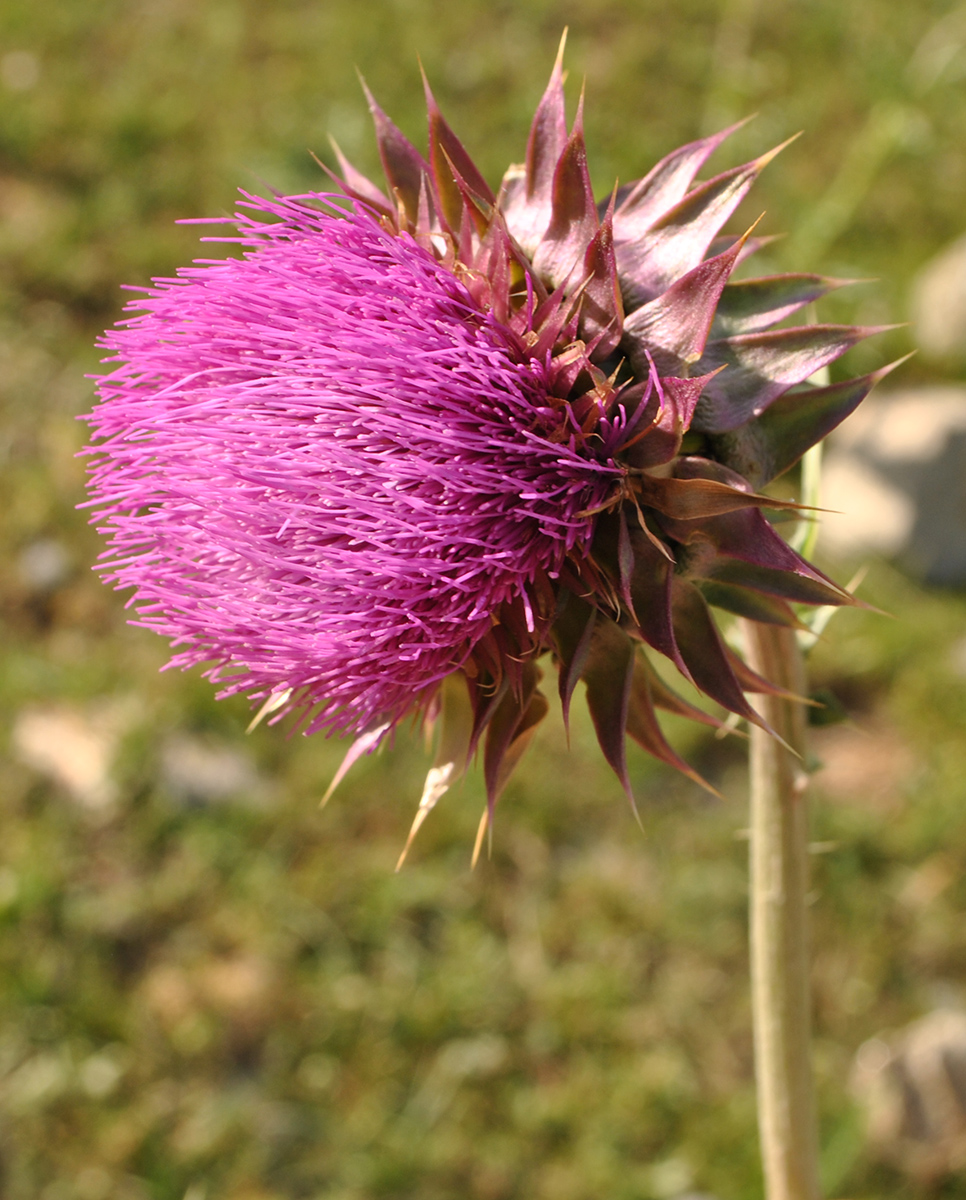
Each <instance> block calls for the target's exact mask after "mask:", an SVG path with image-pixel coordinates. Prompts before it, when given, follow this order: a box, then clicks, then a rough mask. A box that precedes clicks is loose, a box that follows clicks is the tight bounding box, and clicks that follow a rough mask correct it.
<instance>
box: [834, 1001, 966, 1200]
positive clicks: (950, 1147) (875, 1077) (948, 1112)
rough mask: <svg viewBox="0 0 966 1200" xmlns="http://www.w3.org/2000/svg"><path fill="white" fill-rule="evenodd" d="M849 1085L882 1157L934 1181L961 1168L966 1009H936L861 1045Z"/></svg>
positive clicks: (965, 1147) (965, 1136) (965, 1151)
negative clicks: (902, 1027) (864, 1111)
mask: <svg viewBox="0 0 966 1200" xmlns="http://www.w3.org/2000/svg"><path fill="white" fill-rule="evenodd" d="M851 1089H852V1092H853V1094H854V1095H855V1096H856V1098H857V1099H858V1100H859V1101H860V1103H861V1104H862V1105H863V1107H864V1108H865V1110H866V1115H867V1121H868V1126H867V1128H868V1135H869V1140H870V1142H871V1144H872V1146H873V1147H874V1148H875V1150H876V1152H877V1153H878V1155H879V1156H880V1157H881V1158H884V1159H886V1160H888V1161H891V1162H893V1163H894V1164H895V1165H896V1166H898V1167H901V1168H902V1169H903V1170H905V1171H906V1172H908V1173H909V1174H910V1175H913V1176H915V1177H917V1178H918V1179H920V1180H921V1181H923V1182H931V1183H935V1182H937V1181H938V1180H939V1179H941V1178H942V1177H943V1176H944V1175H947V1174H950V1173H952V1172H955V1171H959V1170H961V1169H962V1168H963V1167H964V1166H966V1013H962V1012H957V1011H954V1010H951V1009H937V1010H935V1011H934V1012H931V1013H929V1015H928V1016H925V1017H923V1018H922V1020H920V1021H916V1022H914V1023H913V1024H912V1025H909V1026H907V1027H906V1028H905V1029H903V1030H900V1031H899V1032H898V1033H896V1034H893V1035H891V1036H889V1037H887V1038H872V1039H871V1040H870V1041H868V1042H865V1043H863V1045H861V1046H860V1047H859V1049H858V1051H857V1053H856V1056H855V1061H854V1063H853V1066H852V1077H851Z"/></svg>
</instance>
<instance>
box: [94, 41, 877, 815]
mask: <svg viewBox="0 0 966 1200" xmlns="http://www.w3.org/2000/svg"><path fill="white" fill-rule="evenodd" d="M426 99H427V107H428V112H429V147H428V153H427V154H426V155H425V156H424V155H423V154H422V153H420V152H419V151H418V150H417V149H416V148H415V147H414V146H413V145H412V144H411V143H410V142H409V141H408V140H407V139H406V138H405V137H404V136H403V134H402V133H401V132H400V131H399V130H398V129H397V128H396V126H395V125H393V124H392V122H391V121H390V120H389V118H388V117H387V116H386V115H385V114H384V113H383V112H382V110H381V109H380V108H379V106H378V105H377V104H376V102H375V101H374V100H373V99H372V98H371V97H370V98H369V102H370V108H371V111H372V115H373V118H374V121H375V127H376V134H377V138H378V143H379V151H380V155H381V158H382V164H383V168H384V170H385V174H386V187H385V189H382V188H380V187H378V186H377V185H376V184H374V183H372V182H370V181H369V180H368V179H366V178H365V177H363V176H362V175H361V174H360V173H359V172H358V171H357V170H356V169H355V168H354V167H353V166H352V165H351V164H350V163H349V162H348V161H347V160H346V159H345V157H344V156H343V155H342V154H341V153H340V152H338V151H337V154H338V160H339V167H340V172H341V173H340V175H338V176H337V175H335V174H332V181H333V188H332V189H330V190H329V191H328V192H325V193H311V194H307V195H300V196H287V197H283V196H275V197H273V198H272V199H269V200H265V199H261V198H259V197H257V196H252V195H245V196H244V198H243V200H242V202H241V205H240V211H239V212H238V214H237V215H236V216H235V217H234V218H227V219H226V220H227V221H228V222H229V223H230V224H232V225H233V226H234V227H235V229H236V233H235V234H234V236H231V237H229V238H225V239H223V238H216V239H210V240H227V241H233V242H237V243H238V244H239V245H240V246H241V247H242V248H243V251H244V253H243V255H242V257H240V258H227V259H224V260H217V261H203V260H202V261H200V262H198V263H197V264H196V265H194V266H192V267H189V268H186V269H184V270H181V271H179V272H178V275H177V277H176V278H174V279H164V280H158V281H156V282H155V285H154V286H153V287H152V288H149V289H147V294H146V296H145V297H144V298H143V299H136V300H134V301H132V302H131V304H130V306H129V310H130V312H131V314H132V315H130V316H128V317H127V319H125V320H124V321H122V322H121V323H120V325H119V327H117V328H115V329H114V330H112V331H111V332H109V333H108V334H107V335H106V337H105V339H104V341H103V345H104V347H105V348H106V349H107V350H109V351H112V352H113V353H114V355H115V356H116V357H115V359H114V360H113V361H115V362H117V363H119V364H120V365H118V366H117V367H116V368H115V369H114V370H113V371H111V372H110V373H109V374H106V375H104V376H102V377H101V378H100V379H99V381H98V389H99V392H100V403H99V404H98V405H97V406H96V408H95V409H94V411H93V413H92V414H91V416H90V418H89V420H90V423H91V425H92V427H93V433H94V445H93V447H92V449H91V451H90V455H91V479H90V497H91V498H90V502H89V503H90V505H91V506H92V507H93V508H94V510H95V516H94V521H95V522H96V524H97V525H98V526H99V527H100V529H101V531H102V532H103V533H104V534H105V535H106V536H107V538H108V541H109V549H108V550H107V552H106V553H105V554H104V555H103V556H102V560H101V562H100V570H101V571H102V572H103V574H104V576H105V578H106V579H108V580H110V581H113V582H114V584H115V585H116V586H117V587H118V588H125V589H126V588H133V595H132V598H131V603H132V604H133V606H134V610H135V613H136V616H135V621H136V623H138V624H141V625H144V626H146V627H148V628H150V629H153V630H155V631H156V632H158V633H161V634H162V635H164V636H165V637H167V638H169V639H170V641H171V643H172V646H173V647H174V649H175V654H174V657H173V659H172V665H175V666H179V667H190V666H194V665H197V664H205V666H206V673H207V674H208V676H209V677H210V678H211V679H212V680H214V681H215V682H216V683H218V684H219V685H220V687H221V693H220V694H221V695H231V694H233V693H238V692H243V693H245V694H247V695H248V696H250V697H252V698H254V699H256V700H258V699H260V700H263V701H266V702H267V708H268V709H270V710H273V717H272V719H279V718H281V717H283V716H284V715H285V714H287V713H297V714H298V719H299V721H300V723H301V725H302V727H304V728H305V729H306V730H307V731H309V732H311V731H316V730H323V731H325V732H327V733H335V734H340V735H343V734H353V735H355V737H356V738H357V739H358V741H357V744H356V752H357V753H358V752H361V751H363V750H371V749H373V748H375V746H377V745H378V744H379V743H380V742H381V741H382V740H383V739H384V738H385V737H386V736H387V735H389V734H390V733H391V732H392V731H393V730H394V729H395V728H396V727H397V726H398V725H399V723H400V722H401V721H402V720H403V719H404V718H406V717H408V716H412V715H415V716H417V717H424V718H427V719H429V720H434V719H436V717H437V716H438V715H439V714H440V712H441V710H443V712H442V715H443V720H444V722H447V721H449V723H450V724H451V725H452V726H453V729H452V730H451V732H450V734H449V736H447V738H446V741H447V752H451V751H452V752H453V758H452V760H451V761H452V762H454V763H457V764H458V766H459V769H462V767H463V766H464V765H465V764H466V763H467V762H469V761H470V759H472V757H473V755H474V752H475V750H476V749H477V747H478V745H480V744H481V743H482V748H483V763H484V773H485V777H486V787H487V793H488V797H489V802H490V806H491V809H492V805H493V804H494V803H495V801H496V799H497V796H498V795H499V793H500V790H501V789H502V787H503V786H504V784H505V783H506V780H507V778H508V776H509V773H510V770H511V769H512V767H513V765H514V764H515V762H516V761H517V760H518V758H519V756H520V753H521V751H522V749H523V745H524V743H526V742H527V741H528V740H529V737H530V735H531V733H532V731H533V729H534V728H535V726H536V725H537V724H538V723H539V722H540V720H542V718H543V717H544V715H545V714H546V712H547V707H548V706H547V701H546V699H545V698H544V696H543V695H542V693H541V690H540V683H541V677H542V675H543V669H542V667H541V665H539V663H540V660H541V659H544V657H545V656H547V655H549V661H552V663H553V665H554V667H555V668H556V670H557V673H558V686H559V691H560V696H561V699H562V701H563V707H564V713H565V714H566V713H567V711H568V709H569V705H570V700H571V696H572V694H573V692H574V689H575V687H576V684H577V683H578V681H579V680H581V679H583V680H584V682H585V683H586V690H587V703H588V705H589V708H590V713H591V716H592V718H593V721H594V725H595V728H596V731H597V735H598V738H599V740H600V745H601V748H602V750H603V753H604V755H605V757H606V759H607V761H608V762H609V763H610V765H611V766H612V767H613V768H614V770H615V771H616V772H617V774H618V776H619V777H620V779H621V781H622V783H623V784H624V787H625V788H626V789H627V790H628V792H630V785H629V782H628V772H627V765H626V754H625V736H626V735H627V734H629V735H630V736H631V738H632V739H634V740H635V741H637V742H639V743H640V744H641V745H642V746H643V747H644V748H645V749H646V750H647V751H649V752H650V753H651V754H654V755H656V756H657V757H658V758H660V759H662V760H663V761H664V762H666V763H670V764H671V765H673V766H675V767H677V768H679V769H681V770H684V771H686V772H687V773H689V774H693V772H692V771H691V770H690V768H689V767H688V766H687V765H686V764H685V763H683V762H682V760H681V759H680V758H679V757H678V755H677V754H676V753H675V751H674V750H672V749H671V747H670V746H669V744H668V743H667V741H666V740H665V738H664V736H663V734H662V732H661V729H660V726H659V724H658V721H657V719H656V716H655V709H656V708H661V709H666V710H669V711H671V712H674V713H677V714H682V715H685V716H689V717H692V718H694V719H695V720H698V721H702V722H704V723H714V720H715V719H714V718H712V717H711V716H709V715H707V714H706V713H704V712H703V711H701V710H699V709H697V708H695V707H693V706H692V705H691V704H689V703H687V702H685V700H683V699H682V698H680V697H679V696H678V695H676V694H675V693H674V692H673V691H672V690H670V689H669V687H668V686H667V684H666V683H665V682H664V681H663V679H662V677H661V676H659V675H658V674H657V672H656V671H655V669H654V667H653V665H652V662H651V657H650V656H651V655H654V654H656V655H659V656H664V657H665V658H666V659H668V660H670V662H672V663H673V664H674V665H675V666H676V667H677V669H678V671H680V673H681V674H682V675H683V676H684V677H685V678H686V679H688V680H689V681H691V682H692V683H693V684H695V685H696V686H697V687H698V688H699V689H700V690H701V691H702V692H704V693H705V694H706V695H707V696H709V697H710V698H711V699H712V700H714V701H715V702H717V703H718V704H719V705H721V706H722V707H723V708H725V709H727V710H729V711H730V712H732V713H735V714H737V715H738V716H740V717H744V718H746V719H747V720H749V721H751V722H755V723H760V720H761V718H759V717H758V715H757V714H756V712H755V710H754V709H753V708H752V707H751V706H750V705H749V703H748V701H747V698H746V695H745V693H746V692H748V691H752V692H753V691H761V690H764V691H769V690H773V689H772V688H771V685H770V684H769V683H768V682H767V681H765V680H763V679H762V678H760V677H759V676H758V675H756V674H755V673H754V672H753V671H751V670H750V669H749V667H748V666H746V665H745V663H744V662H742V660H741V659H740V658H739V657H738V655H737V654H736V653H735V652H734V651H733V650H732V649H731V648H730V647H729V646H728V645H727V644H726V642H725V641H724V640H723V639H722V637H721V635H720V634H719V632H718V630H717V627H716V625H715V622H714V620H713V618H712V616H711V614H710V611H709V607H708V606H709V604H710V605H715V606H717V607H719V608H721V609H724V610H727V611H729V612H732V613H739V614H741V615H743V616H746V617H750V618H752V619H753V620H756V621H761V622H765V623H768V624H777V625H784V626H788V627H794V626H796V625H797V624H798V618H797V617H796V615H795V613H794V611H793V609H792V607H791V604H792V603H795V602H799V603H804V604H820V605H829V604H833V605H835V604H848V603H851V602H852V598H851V597H850V596H849V595H848V594H847V593H846V592H845V591H843V590H842V589H841V588H840V587H838V585H837V584H835V583H834V582H832V581H831V580H830V579H828V578H827V577H826V576H825V575H823V574H822V573H821V572H820V571H818V570H817V569H816V568H815V567H814V566H812V565H811V564H810V563H808V562H807V561H805V560H804V559H803V558H802V557H801V556H800V555H798V554H797V553H795V552H794V551H793V550H792V549H791V548H790V547H789V546H788V544H787V543H786V542H785V541H784V540H783V539H782V538H781V537H780V536H779V535H778V533H776V532H775V530H774V529H773V527H772V525H771V524H770V523H769V521H768V520H767V519H766V517H765V515H764V514H763V512H762V510H763V509H771V510H776V509H780V508H786V509H794V508H795V507H796V506H795V505H793V504H791V503H789V502H782V501H779V500H776V499H774V498H772V497H767V496H764V495H762V494H761V492H760V491H758V490H756V489H759V488H760V487H761V486H762V485H764V484H767V483H768V482H769V481H770V480H771V479H773V478H774V477H775V476H777V475H780V474H781V473H782V472H783V471H786V470H787V469H788V468H789V467H791V466H792V465H793V464H794V463H795V462H796V461H797V460H798V459H799V458H800V457H801V455H802V454H803V453H804V452H805V451H806V450H807V449H808V448H809V447H810V446H811V445H813V444H814V443H815V442H816V441H817V440H819V439H820V438H822V437H823V436H824V435H825V434H826V433H828V432H829V430H830V429H832V428H833V427H834V426H835V425H836V424H837V423H838V422H839V421H841V420H842V419H843V417H845V416H846V415H847V414H848V413H849V412H851V411H852V409H854V408H855V406H856V405H857V404H858V403H859V401H860V400H861V399H862V398H863V396H865V394H866V393H867V392H868V390H869V389H870V387H871V386H872V384H873V383H874V382H875V380H876V378H877V375H866V376H863V377H862V378H859V379H853V380H851V381H849V382H847V383H840V384H834V385H831V386H827V387H818V388H816V387H810V386H809V385H808V384H807V383H806V381H807V380H808V378H809V377H810V376H811V375H813V374H814V373H815V372H816V371H817V370H819V369H820V368H822V367H823V366H825V365H827V364H828V363H830V362H832V361H833V360H834V359H836V358H838V357H839V355H841V354H842V353H844V352H845V351H846V350H847V349H848V348H849V347H850V346H853V345H854V344H855V343H856V342H857V341H859V340H860V339H861V338H863V337H865V336H867V335H868V334H869V333H871V332H875V331H874V330H870V329H860V328H855V327H851V326H843V325H806V326H792V327H780V328H775V327H776V326H778V325H779V323H780V322H782V321H783V320H784V319H785V318H787V317H790V316H792V314H794V313H796V312H798V311H800V310H801V309H802V308H804V307H805V306H806V305H808V304H811V303H812V302H814V301H815V300H816V299H818V298H819V297H821V296H822V295H824V294H825V293H827V292H828V291H829V290H830V289H832V288H835V287H838V286H839V283H840V281H837V280H832V279H827V278H822V277H820V276H818V275H811V274H808V275H806V274H798V275H780V276H770V277H767V278H760V279H746V280H743V281H742V282H738V283H735V282H730V277H731V274H732V272H733V270H734V269H735V267H736V266H737V265H738V264H739V263H740V262H742V261H743V260H744V259H746V258H748V257H749V255H751V254H753V253H754V251H755V250H756V249H757V248H758V247H759V246H760V245H761V242H762V239H760V238H755V237H754V236H750V235H748V234H745V235H744V236H741V237H731V236H721V233H720V231H721V228H722V226H723V225H724V224H725V222H726V221H727V220H728V218H729V217H730V216H731V214H732V213H733V212H734V210H735V208H736V207H737V206H738V204H739V203H740V201H741V200H742V199H743V198H744V196H745V194H746V193H747V192H748V190H749V188H750V187H751V185H752V183H753V182H754V180H755V179H756V177H757V176H758V174H759V172H760V171H761V170H762V169H763V168H764V166H765V165H766V164H767V163H768V162H769V161H770V160H771V159H772V158H773V157H774V155H775V154H776V153H777V150H776V151H772V152H770V153H769V154H765V155H763V156H762V157H760V158H757V159H755V160H754V161H752V162H750V163H746V164H744V165H743V166H739V167H735V168H732V169H731V170H729V171H726V172H724V173H723V174H720V175H717V176H715V177H714V178H712V179H710V180H708V181H707V182H704V183H700V184H695V183H694V180H695V177H696V174H697V172H698V171H699V170H700V168H701V167H702V165H703V164H704V163H705V161H706V160H707V159H708V157H709V156H710V155H711V154H712V152H713V151H714V150H716V149H717V148H718V146H719V145H720V144H721V143H722V142H723V141H724V140H725V138H726V137H727V136H728V134H729V133H731V132H732V130H725V131H723V132H722V133H719V134H716V135H715V136H713V137H708V138H704V139H702V140H700V141H697V142H693V143H691V144H690V145H687V146H684V147H682V148H681V149H679V150H676V151H675V152H674V153H672V154H670V155H668V156H667V157H666V158H665V159H663V160H662V161H661V162H659V163H658V164H657V166H655V167H654V168H653V170H652V171H651V172H650V173H649V174H648V175H647V176H645V177H644V178H643V179H642V180H640V181H638V182H636V183H633V184H629V185H625V186H622V187H619V188H616V189H615V191H614V192H613V194H612V195H610V196H609V197H607V198H605V199H604V200H603V201H602V202H600V203H598V202H597V201H596V200H595V198H594V194H593V191H592V189H591V183H590V178H589V175H588V170H587V157H586V150H585V145H584V135H583V124H582V101H581V106H580V107H579V108H578V111H577V115H576V119H575V120H574V122H573V125H572V126H571V127H570V129H569V131H568V128H567V123H566V119H565V112H564V95H563V80H562V70H561V62H560V58H559V56H558V60H557V63H556V64H555V66H554V70H553V74H552V76H551V79H550V83H549V86H548V88H547V90H546V92H545V94H544V96H543V98H542V100H541V101H540V104H539V106H538V108H537V112H536V115H535V117H534V121H533V126H532V129H531V133H530V138H529V142H528V145H527V151H526V161H525V163H524V164H523V165H520V166H511V167H510V169H509V170H508V171H507V173H506V175H505V177H504V179H503V182H502V184H501V186H500V187H499V189H498V191H497V192H496V193H495V194H494V192H493V191H492V190H491V188H490V186H489V185H488V184H487V182H486V181H485V180H484V178H483V177H482V175H481V174H480V172H479V171H478V170H477V168H476V167H475V166H474V164H473V162H472V160H471V159H470V157H469V155H468V154H467V152H466V150H465V149H464V148H463V145H462V143H461V142H460V141H459V140H458V139H457V137H456V136H455V134H454V133H453V132H452V130H451V129H450V127H449V126H448V125H447V123H446V121H445V120H444V118H443V116H442V114H441V113H440V110H439V108H438V106H437V104H436V102H435V100H434V98H433V95H432V93H431V92H430V90H429V87H428V86H427V88H426ZM779 149H781V147H779ZM330 174H331V173H330ZM335 188H337V189H338V191H335ZM879 374H881V372H880V373H879ZM450 709H453V710H454V712H453V713H450V712H449V711H446V710H450ZM460 709H465V713H462V712H460V711H459V710H460ZM466 714H468V717H469V719H468V720H464V719H463V717H464V716H465V715H466ZM457 728H458V729H459V730H461V740H459V744H458V746H455V747H454V744H453V736H454V731H455V730H456V729H457ZM436 790H438V788H437V789H436Z"/></svg>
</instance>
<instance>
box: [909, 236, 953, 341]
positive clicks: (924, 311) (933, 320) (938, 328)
mask: <svg viewBox="0 0 966 1200" xmlns="http://www.w3.org/2000/svg"><path fill="white" fill-rule="evenodd" d="M912 318H913V323H914V325H915V332H916V340H917V342H918V344H919V347H920V349H921V350H922V351H923V353H924V354H926V355H927V356H928V357H930V358H938V359H955V360H963V359H966V237H961V238H957V239H956V241H955V242H952V243H951V244H950V245H949V246H947V247H946V248H945V249H944V250H941V251H940V252H939V254H937V255H936V256H935V258H932V259H930V261H929V262H928V263H926V265H925V266H924V267H923V268H922V270H921V271H920V272H919V274H918V276H917V277H916V279H915V282H914V283H913V286H912Z"/></svg>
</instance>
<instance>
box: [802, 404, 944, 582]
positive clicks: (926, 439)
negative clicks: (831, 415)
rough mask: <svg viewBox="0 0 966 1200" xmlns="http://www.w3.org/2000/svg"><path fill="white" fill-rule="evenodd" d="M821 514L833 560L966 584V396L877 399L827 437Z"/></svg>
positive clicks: (824, 538)
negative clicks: (893, 560) (878, 559)
mask: <svg viewBox="0 0 966 1200" xmlns="http://www.w3.org/2000/svg"><path fill="white" fill-rule="evenodd" d="M821 507H822V508H824V509H827V510H831V511H828V512H826V513H823V514H822V517H821V533H820V542H821V545H822V547H823V548H824V549H825V550H827V551H828V552H829V553H831V554H833V555H838V556H841V557H850V558H854V557H856V556H861V555H863V554H867V553H874V554H884V555H887V556H895V557H898V558H899V559H900V561H901V562H902V563H903V564H904V565H905V566H906V567H908V568H909V569H911V570H912V571H914V572H915V573H916V574H919V575H921V576H923V577H924V578H926V579H928V580H929V581H931V582H934V583H946V584H956V583H961V582H963V581H964V580H966V388H962V387H953V386H945V387H922V388H911V389H907V390H904V391H895V392H886V393H878V394H876V393H873V395H872V396H871V397H870V398H869V400H867V401H866V402H865V403H864V404H863V405H862V406H861V408H859V410H858V411H857V412H856V413H855V414H854V415H853V416H851V417H850V418H849V419H848V420H847V421H846V422H845V423H844V424H843V425H842V426H841V428H840V429H838V430H836V432H835V433H834V434H833V435H832V437H831V438H830V439H829V446H828V451H827V454H826V458H825V464H824V469H823V472H822V496H821Z"/></svg>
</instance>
